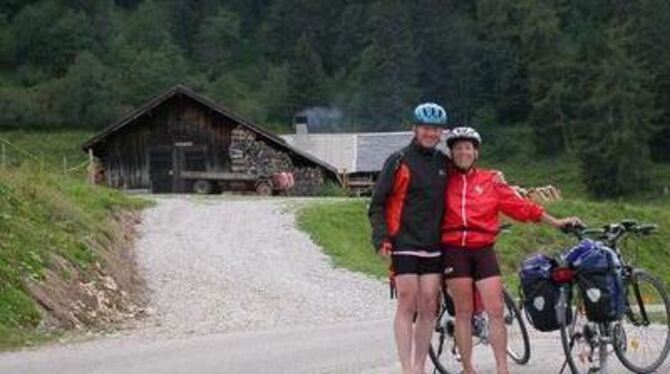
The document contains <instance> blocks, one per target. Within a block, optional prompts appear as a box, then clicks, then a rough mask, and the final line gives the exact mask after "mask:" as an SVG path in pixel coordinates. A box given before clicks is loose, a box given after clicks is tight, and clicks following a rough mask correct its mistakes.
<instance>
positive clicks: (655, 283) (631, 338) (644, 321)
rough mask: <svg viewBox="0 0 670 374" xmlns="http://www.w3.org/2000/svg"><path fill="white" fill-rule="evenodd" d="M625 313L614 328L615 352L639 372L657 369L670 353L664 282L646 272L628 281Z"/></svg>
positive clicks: (668, 302) (669, 308) (668, 308)
mask: <svg viewBox="0 0 670 374" xmlns="http://www.w3.org/2000/svg"><path fill="white" fill-rule="evenodd" d="M625 292H626V313H625V316H624V318H623V319H622V321H621V323H620V324H618V325H617V327H615V329H614V334H613V335H614V352H615V353H616V355H617V357H618V358H619V360H620V361H621V363H622V364H623V365H624V366H625V367H626V368H628V369H629V370H631V371H633V372H636V373H649V372H652V371H654V370H656V369H658V367H659V366H661V364H663V361H665V359H666V357H667V356H668V351H669V350H670V300H669V297H668V291H667V289H666V288H665V285H664V284H663V282H661V281H660V280H658V279H657V278H655V277H654V276H652V275H650V274H649V273H647V272H646V271H644V270H635V271H633V273H632V275H631V277H630V278H628V279H627V280H626V282H625Z"/></svg>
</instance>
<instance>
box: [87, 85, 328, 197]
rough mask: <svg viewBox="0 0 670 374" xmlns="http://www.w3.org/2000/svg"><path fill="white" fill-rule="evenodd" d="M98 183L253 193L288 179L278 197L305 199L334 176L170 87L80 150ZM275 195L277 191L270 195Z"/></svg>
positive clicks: (226, 113) (314, 161) (159, 190)
mask: <svg viewBox="0 0 670 374" xmlns="http://www.w3.org/2000/svg"><path fill="white" fill-rule="evenodd" d="M83 149H84V151H86V152H88V153H89V155H90V156H91V159H92V160H93V161H94V165H95V166H94V167H93V170H95V171H94V172H95V174H96V176H97V177H96V180H97V181H98V183H104V184H107V185H108V186H110V187H115V188H121V189H133V190H134V189H139V190H148V191H151V192H156V193H165V192H191V191H194V190H195V191H196V192H201V193H207V192H214V191H217V190H219V191H227V190H254V189H256V190H257V191H259V192H262V193H263V194H268V193H269V192H270V190H271V189H272V188H273V187H271V185H272V180H273V179H272V177H273V176H276V175H277V174H283V175H285V174H286V173H291V176H292V179H293V180H294V185H293V187H292V188H290V189H289V190H287V191H285V192H284V193H287V194H293V195H312V194H315V193H317V192H318V191H319V190H320V189H321V187H322V186H323V185H324V184H325V183H327V182H333V183H337V184H340V182H341V181H340V177H339V175H338V173H337V169H336V168H335V167H333V166H331V165H329V164H328V163H326V162H324V161H321V160H319V159H318V158H316V157H315V156H312V155H310V154H309V153H306V152H304V151H301V150H299V149H297V148H295V147H293V146H291V145H289V144H288V143H287V142H286V141H285V140H283V139H282V138H280V137H278V136H276V135H274V134H272V133H271V132H269V131H267V130H265V129H263V128H262V127H260V126H258V125H256V124H254V123H252V122H251V121H248V120H246V119H244V118H242V117H240V116H239V115H236V114H234V113H233V112H231V111H230V110H228V109H226V108H224V107H222V106H220V105H217V104H216V103H214V102H212V101H211V100H209V99H207V98H206V97H203V96H201V95H199V94H197V93H195V92H193V91H192V90H190V89H189V88H187V87H184V86H182V85H177V86H175V87H173V88H171V89H169V90H167V91H166V92H164V93H163V94H161V95H159V96H157V97H155V98H153V99H152V100H150V101H149V102H147V103H146V104H145V105H143V106H141V107H140V108H138V109H137V110H135V111H134V112H132V113H130V114H129V115H127V116H126V117H125V118H123V119H121V120H120V121H118V122H116V123H114V124H112V125H111V126H109V127H107V128H106V129H104V130H103V131H101V132H100V133H98V134H96V135H95V136H93V137H92V138H91V139H89V140H88V141H86V142H85V143H84V144H83ZM275 191H276V189H275Z"/></svg>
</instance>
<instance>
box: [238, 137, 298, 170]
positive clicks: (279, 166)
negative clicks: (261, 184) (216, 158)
mask: <svg viewBox="0 0 670 374" xmlns="http://www.w3.org/2000/svg"><path fill="white" fill-rule="evenodd" d="M228 154H229V156H230V162H231V171H232V172H234V173H248V174H253V175H258V176H264V177H269V176H271V175H273V174H275V173H279V172H282V171H287V170H291V169H292V168H293V163H292V162H291V158H290V157H289V156H288V155H287V154H286V153H284V152H282V151H279V150H276V149H274V148H272V147H270V146H269V145H267V144H266V143H265V142H263V141H259V140H256V134H254V133H253V132H251V131H249V130H247V129H246V128H244V127H242V126H238V127H236V128H235V129H234V130H233V133H232V141H231V143H230V148H229V151H228Z"/></svg>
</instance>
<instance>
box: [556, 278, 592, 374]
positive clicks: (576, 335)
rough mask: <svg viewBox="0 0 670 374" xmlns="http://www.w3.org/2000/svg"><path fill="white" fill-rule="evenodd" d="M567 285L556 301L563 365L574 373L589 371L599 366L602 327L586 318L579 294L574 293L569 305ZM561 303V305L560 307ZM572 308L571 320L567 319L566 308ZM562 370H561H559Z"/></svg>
mask: <svg viewBox="0 0 670 374" xmlns="http://www.w3.org/2000/svg"><path fill="white" fill-rule="evenodd" d="M569 287H570V286H568V285H566V286H563V287H562V289H561V300H559V302H558V305H559V306H558V308H557V313H560V315H561V316H563V317H562V318H561V321H563V323H562V324H561V344H562V345H563V352H564V353H565V364H564V367H565V365H567V366H568V367H569V368H570V371H571V372H572V373H574V374H581V373H589V372H591V371H592V369H593V368H597V367H599V362H600V360H599V344H598V341H599V334H600V333H601V332H602V329H600V328H599V326H598V325H597V324H595V323H592V322H589V321H588V320H587V318H586V311H585V310H584V305H583V302H582V300H581V297H580V296H579V294H577V295H575V303H574V306H570V305H569V304H568V303H567V301H566V299H567V296H566V295H567V294H568V292H569ZM561 305H563V307H561ZM565 308H572V320H571V321H567V318H566V316H567V310H566V309H565ZM561 372H562V370H561Z"/></svg>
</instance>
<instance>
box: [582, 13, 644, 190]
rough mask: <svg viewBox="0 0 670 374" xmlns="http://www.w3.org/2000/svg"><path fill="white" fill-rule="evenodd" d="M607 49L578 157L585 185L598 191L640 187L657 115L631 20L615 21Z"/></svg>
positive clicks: (586, 112) (586, 111)
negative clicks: (636, 51) (633, 38)
mask: <svg viewBox="0 0 670 374" xmlns="http://www.w3.org/2000/svg"><path fill="white" fill-rule="evenodd" d="M607 37H608V41H607V51H608V54H607V55H606V56H603V58H602V61H601V63H600V65H599V69H598V71H597V72H596V73H595V77H596V80H595V85H594V88H593V91H592V93H591V96H590V98H589V100H588V101H587V102H586V104H585V108H584V112H583V113H584V114H583V115H584V119H585V121H584V124H583V126H582V128H583V134H582V135H581V139H582V141H583V143H582V145H581V147H580V154H579V156H580V159H581V165H582V171H583V177H584V181H585V183H586V186H587V188H588V189H589V190H590V191H591V192H592V193H594V194H595V195H598V196H621V195H626V194H632V193H635V192H639V191H640V190H642V189H644V187H645V183H646V182H647V181H648V179H649V167H650V155H649V140H650V135H651V133H652V127H651V123H652V122H653V120H654V118H655V117H656V114H657V113H656V112H655V108H654V102H653V95H652V94H651V92H650V91H649V90H648V85H649V81H650V78H649V76H648V74H646V72H645V71H644V70H643V69H642V68H641V65H640V64H639V63H638V61H636V59H635V58H634V57H633V56H631V53H630V45H631V44H630V43H631V37H630V25H629V24H626V23H621V22H617V21H614V22H613V25H612V26H610V28H609V29H608V32H607Z"/></svg>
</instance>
